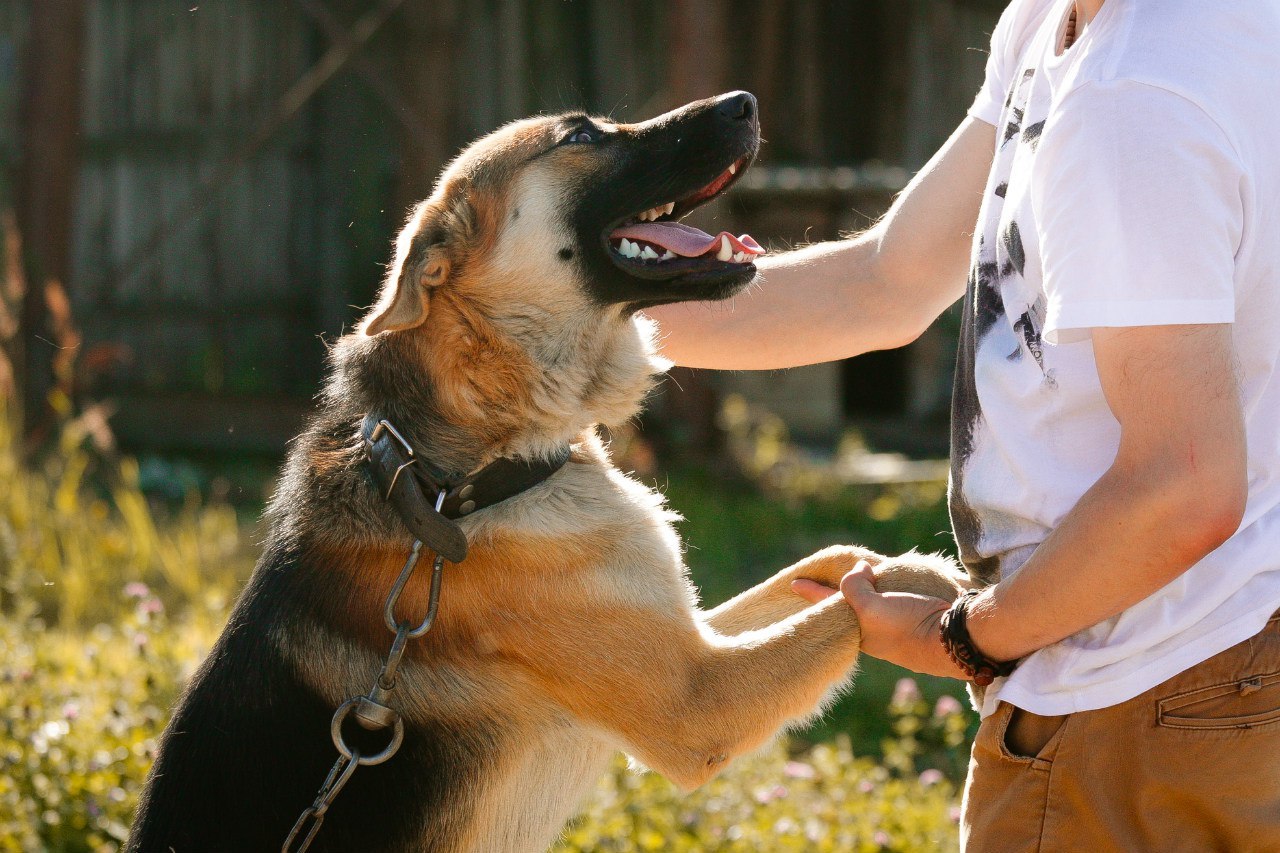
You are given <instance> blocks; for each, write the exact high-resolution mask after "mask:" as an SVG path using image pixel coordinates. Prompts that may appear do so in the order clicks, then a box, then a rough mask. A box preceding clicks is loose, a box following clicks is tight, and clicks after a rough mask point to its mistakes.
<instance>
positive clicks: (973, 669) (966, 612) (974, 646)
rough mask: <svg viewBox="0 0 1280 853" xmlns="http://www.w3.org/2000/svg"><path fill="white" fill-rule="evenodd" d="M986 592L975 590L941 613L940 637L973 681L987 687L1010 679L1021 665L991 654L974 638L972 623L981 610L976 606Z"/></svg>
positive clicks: (1014, 660) (949, 653)
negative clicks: (1000, 679)
mask: <svg viewBox="0 0 1280 853" xmlns="http://www.w3.org/2000/svg"><path fill="white" fill-rule="evenodd" d="M984 597H985V596H984V595H983V593H981V592H979V591H977V590H972V591H970V592H966V593H964V594H963V595H961V596H960V597H959V598H957V599H956V600H955V602H954V603H953V604H952V605H951V606H950V607H949V608H948V609H947V610H946V611H945V612H944V613H942V614H941V618H940V620H939V624H938V635H939V639H940V641H941V642H942V647H943V649H945V650H946V653H947V656H948V657H950V658H951V660H952V662H953V663H955V665H956V666H957V667H959V668H960V669H961V670H962V671H963V672H964V673H965V675H966V676H967V677H968V678H969V680H971V681H973V682H974V683H975V684H978V685H979V686H986V685H988V684H990V683H991V682H992V680H994V679H995V678H997V677H1000V676H1007V675H1009V674H1010V673H1012V672H1013V669H1014V667H1015V666H1016V665H1017V660H1016V659H1008V660H1006V659H1002V658H1000V657H996V656H994V655H991V654H990V653H988V651H987V649H986V648H985V647H983V646H980V645H979V644H978V642H977V641H976V640H975V639H974V638H973V635H972V632H971V627H970V620H971V618H972V615H973V614H974V613H975V612H977V611H978V610H979V608H978V607H977V606H976V605H977V604H978V602H979V601H980V600H981V599H982V598H984Z"/></svg>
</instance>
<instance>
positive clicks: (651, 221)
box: [607, 155, 765, 277]
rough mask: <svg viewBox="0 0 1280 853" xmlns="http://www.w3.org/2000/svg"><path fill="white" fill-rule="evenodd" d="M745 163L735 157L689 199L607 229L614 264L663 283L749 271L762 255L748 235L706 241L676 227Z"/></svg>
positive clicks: (683, 227) (722, 188) (732, 179)
mask: <svg viewBox="0 0 1280 853" xmlns="http://www.w3.org/2000/svg"><path fill="white" fill-rule="evenodd" d="M750 163H751V156H750V155H747V156H744V157H740V158H739V159H737V160H735V161H734V162H733V163H731V164H730V165H729V166H728V167H727V168H726V169H725V170H724V171H723V172H721V173H720V174H719V175H718V176H717V177H716V178H715V179H714V180H713V181H711V183H709V184H707V185H706V186H704V187H702V188H701V189H699V190H697V191H695V192H693V193H692V194H690V195H688V196H685V197H684V198H681V199H677V200H675V201H669V202H666V203H663V204H658V205H655V206H653V207H651V208H649V209H648V210H643V211H640V212H639V213H636V214H634V215H632V216H630V217H628V218H627V219H625V220H623V222H622V223H620V224H619V225H617V226H615V227H614V228H612V229H611V230H610V231H609V232H608V235H607V239H608V242H609V246H610V248H611V249H612V252H611V253H610V254H611V256H612V258H613V260H614V262H615V263H617V264H619V265H620V266H623V267H624V269H627V270H628V272H635V273H640V274H644V273H650V274H654V273H657V274H659V275H662V276H663V277H665V276H667V275H671V276H676V275H685V274H689V273H694V272H698V271H702V270H714V269H724V268H726V267H735V266H736V267H749V266H751V264H752V262H753V261H754V260H755V259H756V258H757V257H759V256H760V255H763V254H764V252H765V250H764V249H763V248H762V247H761V246H760V244H759V243H757V242H756V241H755V240H754V239H752V238H751V236H750V235H749V234H742V235H739V236H734V235H733V234H730V233H729V232H727V231H722V232H720V233H719V234H715V235H712V234H708V233H707V232H705V231H702V230H700V229H698V228H694V227H693V226H691V225H686V224H684V223H683V222H680V221H679V220H680V219H681V218H683V217H684V216H686V215H688V214H689V212H690V211H692V210H694V209H695V208H697V207H699V206H700V205H702V204H705V203H706V202H708V201H710V200H711V199H713V198H715V197H716V196H718V195H720V194H721V193H723V192H724V191H725V190H727V189H728V188H729V187H730V186H731V185H732V184H733V183H734V182H735V181H737V179H738V178H739V177H741V176H742V173H743V172H745V171H746V168H747V167H748V166H749V165H750Z"/></svg>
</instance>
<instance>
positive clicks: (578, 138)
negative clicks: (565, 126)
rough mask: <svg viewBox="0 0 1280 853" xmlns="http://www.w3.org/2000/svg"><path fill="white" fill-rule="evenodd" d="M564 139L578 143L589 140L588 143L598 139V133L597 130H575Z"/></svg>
mask: <svg viewBox="0 0 1280 853" xmlns="http://www.w3.org/2000/svg"><path fill="white" fill-rule="evenodd" d="M564 141H565V142H576V143H581V142H587V143H590V142H595V141H596V134H595V131H592V130H575V131H574V132H573V133H571V134H569V135H568V136H566V137H565V140H564Z"/></svg>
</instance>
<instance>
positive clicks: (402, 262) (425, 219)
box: [364, 200, 452, 335]
mask: <svg viewBox="0 0 1280 853" xmlns="http://www.w3.org/2000/svg"><path fill="white" fill-rule="evenodd" d="M442 220H443V217H442V216H441V213H440V209H439V207H438V206H437V205H434V204H432V203H431V202H430V200H428V201H425V202H423V203H422V204H420V205H418V207H417V209H416V210H414V212H413V215H412V216H411V217H410V218H409V222H408V224H406V225H405V227H404V229H403V230H402V231H401V232H400V236H399V237H398V238H397V239H396V258H395V262H394V263H393V264H392V265H391V268H390V269H389V270H388V271H387V277H386V280H385V281H384V282H383V284H382V294H381V295H380V296H379V298H378V304H377V305H376V306H374V309H373V312H372V313H371V314H370V319H369V320H368V321H367V322H366V323H365V327H364V333H365V334H366V335H376V334H378V333H380V332H400V331H404V330H405V329H413V328H416V327H418V326H421V325H422V324H423V322H425V321H426V319H427V310H428V308H429V307H430V302H431V289H432V288H434V287H438V286H440V285H441V284H444V283H445V282H446V281H448V279H449V273H450V270H451V268H452V264H451V262H450V258H449V249H448V246H447V244H446V235H445V229H444V227H443V222H442Z"/></svg>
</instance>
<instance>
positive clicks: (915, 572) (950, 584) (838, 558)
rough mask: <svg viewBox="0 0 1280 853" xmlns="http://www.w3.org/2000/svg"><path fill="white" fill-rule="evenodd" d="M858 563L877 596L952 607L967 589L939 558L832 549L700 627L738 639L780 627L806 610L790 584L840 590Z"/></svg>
mask: <svg viewBox="0 0 1280 853" xmlns="http://www.w3.org/2000/svg"><path fill="white" fill-rule="evenodd" d="M858 560H866V561H867V562H868V563H870V564H871V566H872V568H873V569H874V570H875V573H876V588H877V589H879V590H880V591H881V592H914V593H918V594H920V595H932V596H934V597H937V598H945V599H947V600H948V601H950V600H952V599H954V598H955V597H956V595H958V594H959V593H960V592H961V591H962V590H963V589H965V588H966V586H967V579H966V577H965V576H964V574H963V573H962V572H961V571H960V570H959V569H957V568H956V567H955V565H954V564H953V563H951V561H949V560H946V559H944V558H941V557H935V556H929V555H924V554H915V553H909V554H904V555H903V556H901V557H896V558H892V559H891V558H889V557H884V556H881V555H880V554H877V553H875V552H874V551H869V550H867V549H866V548H859V547H856V546H849V545H835V546H832V547H830V548H826V549H824V550H822V551H819V552H817V553H816V554H813V555H812V556H809V557H806V558H805V559H803V560H801V561H800V562H798V563H796V564H795V565H793V566H789V567H787V568H785V569H783V570H782V571H780V572H778V573H777V574H776V575H774V576H773V577H771V578H769V579H768V580H766V581H764V582H763V583H760V584H757V585H756V586H754V587H752V588H751V589H749V590H747V591H746V592H743V593H742V594H740V595H738V596H736V597H734V598H732V599H730V600H729V601H726V602H725V603H724V604H722V605H720V606H719V607H717V608H715V609H714V610H709V611H707V612H706V613H704V614H703V621H704V622H705V623H706V624H707V625H709V626H710V627H712V628H713V629H715V630H716V631H717V632H718V633H721V634H739V633H742V632H743V631H750V630H754V629H757V628H763V627H765V626H766V625H772V624H773V623H775V622H780V621H782V620H783V619H786V618H787V617H788V616H791V615H793V614H795V613H799V612H800V611H801V610H803V609H804V608H805V607H807V606H808V602H806V601H805V600H804V599H803V598H801V597H800V596H798V595H796V594H795V593H794V592H792V590H791V584H792V583H793V582H794V581H797V580H800V579H802V578H803V579H806V580H813V581H817V582H818V583H821V584H825V585H826V586H829V587H839V586H840V579H841V578H842V577H844V574H845V572H847V571H848V570H849V568H851V567H852V566H853V565H854V564H855V563H857V561H858Z"/></svg>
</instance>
